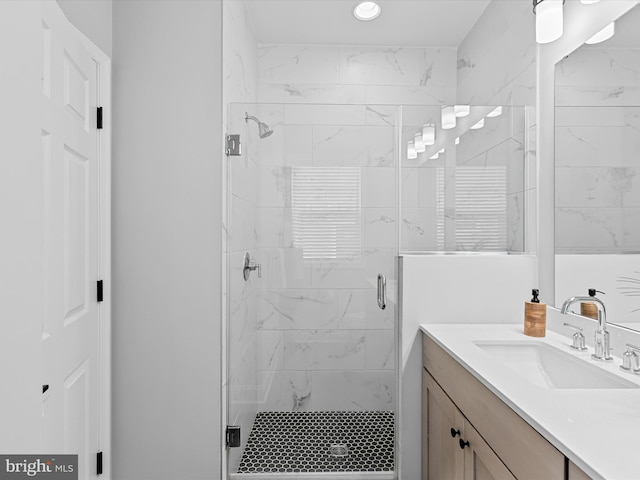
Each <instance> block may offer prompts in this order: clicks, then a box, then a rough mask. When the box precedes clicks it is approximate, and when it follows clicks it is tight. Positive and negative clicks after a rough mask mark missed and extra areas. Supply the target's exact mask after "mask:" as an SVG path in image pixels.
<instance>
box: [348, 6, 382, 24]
mask: <svg viewBox="0 0 640 480" xmlns="http://www.w3.org/2000/svg"><path fill="white" fill-rule="evenodd" d="M381 11H382V9H381V8H380V5H378V4H377V3H376V2H360V3H359V4H358V5H356V8H354V9H353V15H354V17H356V18H357V19H358V20H361V21H363V22H368V21H369V20H373V19H374V18H377V17H378V15H380V12H381Z"/></svg>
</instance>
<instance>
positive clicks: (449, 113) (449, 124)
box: [442, 105, 456, 130]
mask: <svg viewBox="0 0 640 480" xmlns="http://www.w3.org/2000/svg"><path fill="white" fill-rule="evenodd" d="M455 126H456V114H455V110H454V108H453V105H449V106H444V107H442V129H443V130H449V129H451V128H455Z"/></svg>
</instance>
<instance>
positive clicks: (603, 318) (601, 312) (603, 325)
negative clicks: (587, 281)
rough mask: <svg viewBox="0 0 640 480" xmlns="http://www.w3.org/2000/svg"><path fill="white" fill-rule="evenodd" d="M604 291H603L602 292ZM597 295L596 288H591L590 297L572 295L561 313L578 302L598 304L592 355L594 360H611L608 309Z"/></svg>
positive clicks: (563, 305)
mask: <svg viewBox="0 0 640 480" xmlns="http://www.w3.org/2000/svg"><path fill="white" fill-rule="evenodd" d="M600 293H602V292H600ZM595 295H596V290H594V289H589V296H588V297H571V298H569V299H568V300H566V301H565V302H564V303H563V304H562V308H561V309H560V312H561V313H565V314H566V313H568V312H569V307H571V305H573V304H574V303H577V302H590V303H595V304H596V305H597V306H598V328H597V330H596V333H595V353H594V354H593V355H591V358H593V359H594V360H599V361H601V362H611V361H613V357H612V356H611V345H610V344H609V332H607V311H606V309H605V307H604V303H602V300H600V299H599V298H598V297H596V296H595Z"/></svg>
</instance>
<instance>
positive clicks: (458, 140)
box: [456, 137, 460, 145]
mask: <svg viewBox="0 0 640 480" xmlns="http://www.w3.org/2000/svg"><path fill="white" fill-rule="evenodd" d="M456 145H460V137H456Z"/></svg>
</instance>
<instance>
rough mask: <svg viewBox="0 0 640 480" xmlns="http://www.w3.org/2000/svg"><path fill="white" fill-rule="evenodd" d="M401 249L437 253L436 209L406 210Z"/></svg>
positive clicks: (403, 213)
mask: <svg viewBox="0 0 640 480" xmlns="http://www.w3.org/2000/svg"><path fill="white" fill-rule="evenodd" d="M400 249H401V250H403V251H427V252H429V251H436V250H438V241H437V211H436V209H435V208H405V209H403V210H402V224H401V226H400Z"/></svg>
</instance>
